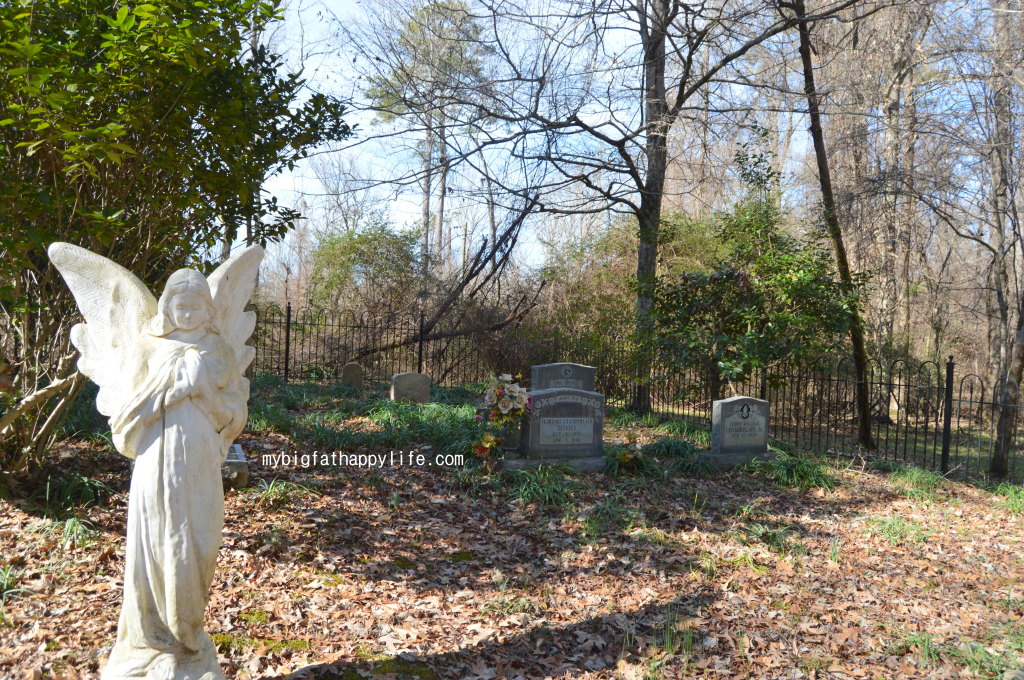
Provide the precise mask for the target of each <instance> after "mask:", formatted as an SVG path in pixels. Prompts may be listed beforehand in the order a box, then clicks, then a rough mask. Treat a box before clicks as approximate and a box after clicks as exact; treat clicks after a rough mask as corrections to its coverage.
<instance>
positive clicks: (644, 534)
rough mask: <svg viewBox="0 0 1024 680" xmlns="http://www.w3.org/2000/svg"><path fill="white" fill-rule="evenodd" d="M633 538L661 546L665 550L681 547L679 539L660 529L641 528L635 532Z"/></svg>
mask: <svg viewBox="0 0 1024 680" xmlns="http://www.w3.org/2000/svg"><path fill="white" fill-rule="evenodd" d="M632 536H633V537H634V538H636V539H638V540H641V541H643V542H645V543H651V544H653V545H659V546H661V547H663V548H668V547H671V546H676V545H679V539H677V538H675V537H674V536H673V535H672V534H670V533H668V532H667V531H665V530H664V529H659V528H658V527H640V528H639V529H636V530H634V531H633V533H632Z"/></svg>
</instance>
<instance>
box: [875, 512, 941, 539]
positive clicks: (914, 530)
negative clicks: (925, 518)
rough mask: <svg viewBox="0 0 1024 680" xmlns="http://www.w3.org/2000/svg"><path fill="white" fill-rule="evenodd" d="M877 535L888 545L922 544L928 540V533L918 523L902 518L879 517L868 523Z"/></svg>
mask: <svg viewBox="0 0 1024 680" xmlns="http://www.w3.org/2000/svg"><path fill="white" fill-rule="evenodd" d="M868 524H869V525H870V526H872V527H874V528H875V529H876V530H877V531H878V533H880V534H881V535H882V536H885V538H886V539H887V540H888V541H889V545H904V544H907V543H923V542H925V541H927V540H928V533H927V532H926V531H925V529H924V526H923V525H922V524H921V523H920V522H915V521H913V520H910V521H908V520H905V519H903V518H902V517H880V518H874V519H871V520H869V521H868Z"/></svg>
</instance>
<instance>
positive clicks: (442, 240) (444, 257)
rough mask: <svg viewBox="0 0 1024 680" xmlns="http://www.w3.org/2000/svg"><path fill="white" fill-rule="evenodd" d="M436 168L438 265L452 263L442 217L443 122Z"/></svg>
mask: <svg viewBox="0 0 1024 680" xmlns="http://www.w3.org/2000/svg"><path fill="white" fill-rule="evenodd" d="M437 141H438V145H437V146H438V149H437V152H438V155H439V158H438V163H437V165H438V170H439V171H440V173H441V176H440V178H439V179H438V183H437V184H438V186H437V193H438V196H437V231H436V235H437V240H436V243H435V248H436V250H437V257H438V266H440V267H444V266H450V265H451V264H452V238H451V231H450V230H449V229H448V228H447V225H446V223H445V217H444V208H445V199H446V198H447V196H448V140H447V138H446V137H445V129H444V123H442V124H441V126H440V127H439V128H438V140H437Z"/></svg>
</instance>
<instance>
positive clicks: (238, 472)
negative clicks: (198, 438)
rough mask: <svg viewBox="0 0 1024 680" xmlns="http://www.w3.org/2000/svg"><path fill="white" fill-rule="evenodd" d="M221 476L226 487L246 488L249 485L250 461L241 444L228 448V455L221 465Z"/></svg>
mask: <svg viewBox="0 0 1024 680" xmlns="http://www.w3.org/2000/svg"><path fill="white" fill-rule="evenodd" d="M220 477H221V479H222V480H223V481H224V488H225V489H244V488H245V487H247V486H249V461H248V460H247V459H246V457H245V452H244V451H242V446H241V445H240V444H232V445H231V446H230V447H229V448H228V457H227V458H225V459H224V463H223V464H222V465H221V466H220Z"/></svg>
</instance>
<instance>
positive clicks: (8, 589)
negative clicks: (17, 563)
mask: <svg viewBox="0 0 1024 680" xmlns="http://www.w3.org/2000/svg"><path fill="white" fill-rule="evenodd" d="M27 592H29V591H27V590H25V589H24V588H19V587H18V574H17V573H15V571H14V567H13V566H11V565H9V564H8V565H6V566H3V567H0V608H2V607H3V606H4V605H6V604H7V600H8V598H13V597H15V596H17V595H21V594H22V593H27Z"/></svg>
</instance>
